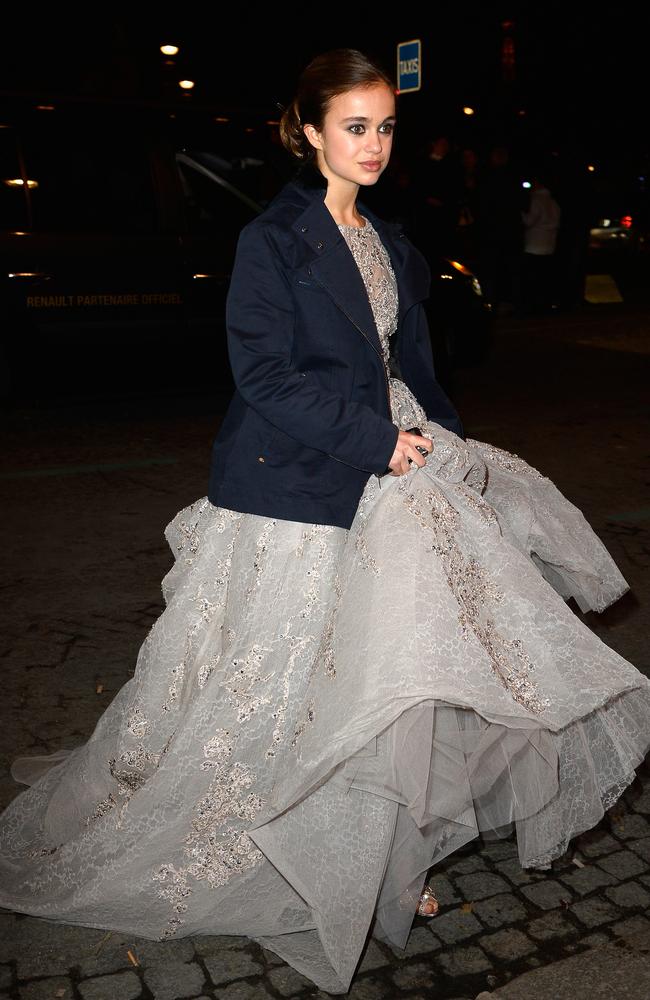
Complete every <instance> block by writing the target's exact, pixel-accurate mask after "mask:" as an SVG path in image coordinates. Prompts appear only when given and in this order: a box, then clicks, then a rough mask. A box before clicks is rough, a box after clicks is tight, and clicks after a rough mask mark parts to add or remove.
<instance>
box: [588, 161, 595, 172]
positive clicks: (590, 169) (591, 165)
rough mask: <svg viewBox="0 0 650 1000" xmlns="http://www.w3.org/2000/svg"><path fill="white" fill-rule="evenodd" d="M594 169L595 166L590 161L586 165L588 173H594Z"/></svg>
mask: <svg viewBox="0 0 650 1000" xmlns="http://www.w3.org/2000/svg"><path fill="white" fill-rule="evenodd" d="M595 169H596V168H595V166H594V165H593V163H590V164H589V165H588V166H587V170H588V171H589V173H590V174H593V173H594V171H595Z"/></svg>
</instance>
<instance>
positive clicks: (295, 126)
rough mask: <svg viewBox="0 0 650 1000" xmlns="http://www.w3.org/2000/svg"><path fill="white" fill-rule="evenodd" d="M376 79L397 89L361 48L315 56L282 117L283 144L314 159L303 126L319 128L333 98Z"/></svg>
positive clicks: (305, 161)
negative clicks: (360, 50)
mask: <svg viewBox="0 0 650 1000" xmlns="http://www.w3.org/2000/svg"><path fill="white" fill-rule="evenodd" d="M377 83H385V84H387V86H389V87H390V89H391V90H392V91H393V92H395V84H394V83H393V81H392V80H391V79H390V77H389V76H388V74H387V73H385V72H384V71H383V70H382V69H381V67H380V66H379V65H377V63H374V62H373V61H372V60H371V59H369V58H368V57H367V56H365V55H364V54H363V52H359V50H358V49H331V50H330V51H329V52H323V53H322V54H321V55H319V56H316V58H315V59H312V61H311V62H310V63H309V65H308V66H307V67H306V68H305V69H304V70H303V71H302V73H301V75H300V78H299V80H298V89H297V92H296V96H295V97H294V99H293V100H292V101H291V103H290V104H289V106H288V107H287V108H285V110H284V112H283V114H282V117H281V119H280V139H281V140H282V145H283V146H284V147H285V149H287V150H288V151H289V152H290V153H291V154H292V155H293V156H294V157H295V158H296V159H297V160H299V161H300V162H301V163H303V164H308V163H312V161H315V160H316V149H315V147H314V146H312V144H311V143H310V142H309V140H308V138H307V136H306V135H305V133H304V131H303V126H304V125H313V126H314V128H316V129H317V130H318V131H319V132H320V131H321V130H322V128H323V122H324V121H325V115H326V114H327V111H328V109H329V106H330V102H331V101H332V100H333V98H335V97H338V95H339V94H344V93H346V92H347V91H348V90H352V88H353V87H359V86H366V87H369V86H372V85H373V84H377ZM312 165H314V166H315V163H313V164H312ZM319 173H320V171H319Z"/></svg>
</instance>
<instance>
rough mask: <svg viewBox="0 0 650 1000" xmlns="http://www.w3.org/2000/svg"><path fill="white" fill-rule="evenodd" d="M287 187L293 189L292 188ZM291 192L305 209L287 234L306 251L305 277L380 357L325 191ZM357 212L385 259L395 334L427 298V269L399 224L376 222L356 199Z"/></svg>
mask: <svg viewBox="0 0 650 1000" xmlns="http://www.w3.org/2000/svg"><path fill="white" fill-rule="evenodd" d="M288 186H289V187H291V188H294V187H296V186H295V185H294V184H291V183H290V184H289V185H288ZM296 189H297V190H298V191H299V192H300V194H301V195H302V196H303V197H304V198H305V199H306V202H307V204H306V207H305V210H304V211H303V212H302V213H301V215H300V216H299V217H298V218H297V219H296V220H295V222H294V223H293V225H292V229H293V230H294V232H295V233H296V235H297V236H298V237H300V238H301V239H302V240H303V241H304V243H305V244H306V246H307V248H308V254H307V257H308V267H309V270H310V274H311V275H312V276H313V277H314V279H315V280H317V281H318V282H319V283H320V284H321V285H322V286H323V288H324V289H325V291H326V292H327V293H328V294H329V295H330V296H331V297H332V299H333V300H334V302H335V303H336V304H337V306H338V307H339V308H340V309H341V310H342V311H343V312H344V313H345V314H346V315H347V317H348V318H349V319H350V320H351V321H352V322H353V323H354V325H355V326H356V327H357V328H358V329H359V330H360V332H361V333H362V334H363V335H364V337H365V338H366V340H367V341H368V342H369V343H370V344H371V346H372V347H373V348H374V350H375V351H376V352H377V353H378V354H379V355H380V356H382V352H381V344H380V341H379V333H378V331H377V326H376V324H375V320H374V316H373V312H372V307H371V305H370V300H369V299H368V294H367V292H366V287H365V285H364V282H363V278H362V277H361V274H360V272H359V268H358V267H357V264H356V261H355V259H354V257H353V256H352V253H351V251H350V248H349V247H348V245H347V243H346V241H345V238H344V236H343V235H342V233H341V231H340V230H339V228H338V226H337V224H336V222H335V221H334V218H333V216H332V214H331V213H330V211H329V209H328V208H327V206H326V205H325V203H324V197H325V194H326V190H325V189H320V188H316V189H307V190H305V189H303V188H302V187H299V186H298V187H297V188H296ZM357 208H358V209H359V211H360V213H361V214H362V215H364V216H366V218H368V219H369V220H370V222H372V224H373V226H374V227H375V229H376V230H377V233H378V234H379V237H380V239H381V241H382V243H383V245H384V247H385V248H386V250H387V252H388V254H389V256H390V259H391V264H392V266H393V271H394V272H395V279H396V281H397V291H398V299H399V305H398V329H399V324H401V320H402V318H403V316H404V314H405V313H406V311H407V310H408V309H409V308H410V306H412V305H413V303H414V302H417V301H420V300H422V299H425V298H427V296H428V294H429V287H430V280H431V278H430V271H429V267H428V265H427V263H426V261H425V259H424V257H422V255H421V254H420V253H419V252H417V251H415V252H414V248H413V246H412V244H411V243H410V242H409V241H408V239H406V237H405V234H404V233H403V231H402V226H401V225H400V224H399V223H394V222H386V221H385V220H383V219H380V218H379V217H378V216H376V215H375V213H374V212H373V211H372V210H371V209H369V208H368V207H367V206H366V205H365V204H364V203H363V202H361V201H360V200H359V199H357Z"/></svg>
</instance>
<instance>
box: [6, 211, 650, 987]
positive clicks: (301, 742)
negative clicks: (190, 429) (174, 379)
mask: <svg viewBox="0 0 650 1000" xmlns="http://www.w3.org/2000/svg"><path fill="white" fill-rule="evenodd" d="M339 229H340V231H341V233H342V235H343V237H344V238H345V239H346V241H347V243H348V246H349V248H350V251H351V253H352V254H353V256H354V259H355V261H356V262H357V265H358V266H359V269H360V272H361V274H362V277H363V279H364V282H365V284H366V288H367V291H368V295H369V298H370V302H371V305H372V308H373V313H374V317H375V321H376V325H377V329H378V332H379V335H380V341H381V344H382V347H383V350H384V357H385V360H386V362H388V357H389V337H390V334H391V333H392V332H393V331H394V330H395V327H396V317H397V286H396V282H395V277H394V274H393V272H392V268H391V263H390V258H389V257H388V254H387V253H386V250H385V248H384V247H383V245H382V244H381V241H380V239H379V236H378V234H377V232H376V230H375V229H374V227H373V226H372V225H371V223H370V221H369V220H368V219H366V221H365V226H363V227H361V228H356V227H352V226H340V227H339ZM390 390H391V400H392V411H393V420H394V421H395V422H396V423H397V424H398V425H399V426H400V427H402V428H404V429H406V428H408V427H412V426H419V427H420V428H421V430H422V432H423V433H424V434H425V435H426V436H428V437H430V438H432V440H433V444H434V447H433V452H432V454H431V455H429V456H428V458H427V462H426V466H424V467H423V468H421V469H418V468H416V467H413V468H412V469H411V471H410V472H409V473H408V474H407V475H405V476H401V477H394V476H387V477H384V478H383V479H382V481H381V485H380V484H379V482H378V480H377V478H376V477H375V476H371V477H370V478H369V480H368V483H367V486H366V489H365V491H364V493H363V496H362V498H361V502H360V504H359V508H358V511H357V514H356V517H355V519H354V522H353V524H352V526H351V528H350V529H349V531H348V530H346V529H343V528H340V527H334V526H329V525H319V524H302V523H297V522H292V521H282V520H278V519H273V518H265V517H262V516H258V515H253V514H242V513H239V512H236V511H232V510H226V509H223V508H218V507H215V506H213V505H212V504H211V503H210V502H209V501H208V499H207V498H206V497H203V498H201V499H199V500H196V501H195V502H194V503H191V504H190V505H189V506H188V507H186V508H184V509H183V510H181V511H179V512H178V514H177V515H176V516H175V517H174V518H173V520H172V521H171V522H170V523H169V524H168V525H167V527H166V529H165V537H166V539H167V541H168V542H169V545H170V547H171V550H172V552H173V554H174V557H175V561H174V564H173V565H172V568H171V569H170V570H169V572H168V573H167V575H166V576H165V577H164V579H163V581H162V590H163V595H164V598H165V602H166V608H165V610H164V612H163V614H162V615H161V616H160V617H159V619H158V620H157V621H156V622H155V624H154V625H153V627H152V629H151V631H150V632H149V634H148V635H147V637H146V638H145V640H144V642H143V644H142V646H141V648H140V651H139V653H138V657H137V662H136V667H135V672H134V675H133V677H132V678H131V679H130V680H129V681H128V682H127V683H126V684H125V685H124V686H123V688H122V689H121V690H120V691H119V692H118V694H117V695H116V697H115V698H114V700H113V702H112V703H111V704H110V705H109V707H108V708H107V710H106V711H105V712H104V714H103V716H102V717H101V718H100V720H99V722H98V723H97V726H96V728H95V731H94V732H93V734H92V736H91V738H90V739H89V740H88V742H87V743H86V744H84V745H83V746H80V747H78V748H77V749H75V750H73V751H71V752H64V751H61V752H59V753H57V754H54V755H51V756H49V757H47V758H40V759H39V758H30V759H28V758H20V759H19V760H18V761H16V762H15V763H14V766H13V769H12V773H13V774H14V777H16V778H17V780H21V781H23V782H24V783H26V784H29V785H30V786H31V787H29V788H27V789H25V790H24V791H23V792H22V793H21V794H19V795H18V796H17V797H16V799H15V800H14V801H13V802H12V803H11V805H10V806H9V807H8V808H7V809H6V810H5V812H4V813H3V814H2V816H1V817H0V876H1V877H0V886H1V888H0V905H2V906H5V907H7V908H11V909H16V910H18V911H21V912H25V913H30V914H33V915H36V916H42V917H47V918H50V919H53V920H57V921H62V922H66V923H71V924H81V925H86V926H92V927H101V928H107V929H115V930H120V931H122V932H130V933H133V934H135V935H138V936H141V937H142V936H144V937H149V938H154V939H166V938H170V937H173V936H176V937H179V936H185V935H192V934H218V935H221V934H235V935H247V936H249V937H250V938H252V939H253V940H255V941H257V942H259V943H260V944H262V945H264V947H266V948H269V949H271V950H273V951H275V952H277V953H278V954H279V955H280V956H281V957H282V958H283V959H285V960H286V961H287V962H289V963H291V964H292V965H293V966H294V967H295V968H297V969H298V970H299V971H300V972H302V973H303V974H305V975H306V976H308V977H310V978H311V979H312V980H313V981H314V982H316V983H317V984H318V985H319V986H320V987H321V988H322V989H324V990H326V991H328V992H331V993H344V992H346V991H347V990H348V988H349V986H350V982H351V979H352V976H353V974H354V971H355V968H356V966H357V963H358V960H359V957H360V954H361V952H362V950H363V946H364V944H365V940H366V937H367V934H368V932H369V931H370V932H371V933H372V934H373V935H374V936H376V937H377V938H380V939H382V940H385V941H389V942H391V943H392V944H395V945H397V946H398V947H404V946H405V944H406V941H407V938H408V935H409V931H410V928H411V924H412V921H413V918H414V916H415V907H416V904H417V899H418V896H419V893H420V891H421V889H422V885H423V882H424V879H425V876H426V873H427V870H428V869H429V868H431V866H433V865H435V864H436V862H437V861H439V860H441V859H442V858H444V857H445V856H447V855H448V854H450V853H451V852H453V851H455V850H456V849H458V848H459V847H461V846H462V845H463V844H465V843H467V842H468V841H470V840H472V839H473V838H475V837H476V836H477V835H478V834H479V832H483V833H485V834H486V835H499V834H501V835H503V833H504V832H509V831H510V830H511V829H512V826H513V824H514V827H515V829H516V833H517V843H518V850H519V860H520V863H521V864H522V866H525V867H526V866H527V867H536V868H545V867H548V866H549V865H550V862H551V860H552V859H553V858H555V857H557V856H559V855H560V854H562V853H563V852H564V851H565V849H566V847H567V845H568V843H569V840H570V839H571V837H573V836H575V835H577V834H578V833H580V832H582V831H584V830H587V829H590V828H591V827H592V826H594V825H595V824H596V823H597V822H598V820H599V819H600V818H601V816H602V815H603V812H604V810H605V809H606V808H608V807H609V806H610V805H611V804H612V803H613V802H615V801H616V799H617V798H618V797H619V796H620V794H621V792H622V791H623V789H624V788H625V787H626V786H627V785H628V784H629V783H630V782H631V781H632V780H633V778H634V775H635V768H636V767H637V766H638V764H639V763H640V762H641V761H642V760H643V758H644V756H645V754H646V752H647V750H648V746H649V744H650V681H648V680H647V679H646V678H645V677H643V676H642V675H641V674H640V673H639V672H638V671H637V670H636V669H635V668H634V666H633V665H632V664H630V663H628V662H627V661H626V660H624V659H623V658H622V657H621V656H619V655H618V654H617V653H615V652H614V651H613V650H612V649H610V648H609V647H608V646H606V645H605V644H604V643H602V642H601V641H600V640H599V639H598V638H597V637H596V636H595V635H594V634H593V633H592V632H591V631H590V630H589V629H588V628H587V627H586V626H585V625H583V624H582V622H581V621H580V620H579V619H578V618H577V617H576V616H575V615H574V614H573V612H572V611H571V610H570V608H569V607H568V606H567V604H566V599H567V598H569V597H573V598H575V600H576V601H577V602H578V604H579V606H580V608H581V609H582V610H583V611H585V610H587V609H594V610H597V611H602V610H603V609H604V608H606V607H607V606H608V605H610V604H611V603H612V602H613V601H615V600H617V599H618V598H619V597H620V596H621V595H622V594H623V593H624V592H625V591H626V590H627V584H626V582H625V580H624V579H623V577H622V576H621V574H620V572H619V571H618V569H617V567H616V565H615V564H614V562H613V560H612V559H611V557H610V556H609V554H608V552H607V550H606V549H605V547H604V546H603V545H602V543H601V542H600V540H599V539H598V538H597V536H596V535H595V533H594V532H593V531H592V529H591V528H590V526H589V525H588V523H587V522H586V520H585V518H584V517H583V515H582V514H581V512H580V511H579V510H578V509H577V508H576V507H574V506H573V505H572V504H571V503H570V502H569V501H568V500H567V499H566V498H565V497H564V496H563V495H562V494H561V493H560V492H559V491H558V490H557V488H556V487H555V486H554V485H553V483H552V482H551V481H550V480H549V479H548V478H546V477H545V476H543V475H542V474H541V473H540V472H538V471H537V470H536V469H534V468H532V467H531V466H530V465H528V464H527V463H526V462H525V461H523V460H522V459H521V458H519V457H518V456H516V455H512V454H510V453H508V452H506V451H503V450H501V449H499V448H496V447H493V446H491V445H489V444H486V443H484V442H481V441H476V440H468V441H462V440H461V439H460V438H459V437H458V436H456V435H454V434H453V433H451V432H449V431H447V430H445V429H444V428H442V427H440V426H439V425H438V424H436V423H433V422H431V421H429V420H428V419H427V417H426V414H425V412H424V411H423V409H422V407H421V406H420V405H419V403H418V402H417V400H416V399H414V397H413V395H412V394H411V392H410V390H409V389H408V388H407V387H406V385H404V383H402V382H401V381H400V380H398V379H395V378H391V379H390Z"/></svg>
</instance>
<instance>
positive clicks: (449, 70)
mask: <svg viewBox="0 0 650 1000" xmlns="http://www.w3.org/2000/svg"><path fill="white" fill-rule="evenodd" d="M349 9H350V8H349V5H336V4H334V5H327V6H326V5H322V4H321V5H309V6H298V5H296V6H292V5H289V6H287V5H275V6H274V7H273V13H272V14H270V15H269V13H268V8H266V7H260V8H259V9H256V7H255V5H253V6H247V7H246V15H245V17H241V18H238V16H237V12H236V9H234V8H231V7H221V6H219V5H211V6H207V7H205V8H203V10H202V11H197V10H196V9H194V10H192V12H191V13H188V14H178V13H177V14H173V15H171V16H170V15H169V14H166V13H165V12H164V11H161V10H157V9H154V8H150V9H149V10H146V11H142V10H137V11H136V12H135V13H134V12H133V11H131V10H127V9H125V8H124V9H122V10H120V7H119V6H118V8H117V9H116V8H114V7H112V8H111V9H110V11H108V12H107V11H102V10H101V8H94V9H93V11H92V15H93V16H91V12H90V11H89V10H88V9H87V10H88V13H85V14H84V13H83V12H80V10H79V9H77V10H74V9H73V10H72V12H71V11H69V10H68V11H66V10H65V9H61V8H60V7H59V8H58V10H57V11H49V12H47V13H38V14H37V15H34V14H33V13H32V12H27V13H25V14H23V15H16V14H14V15H8V16H6V17H3V21H4V31H3V36H4V43H5V44H4V51H3V57H2V60H1V61H0V89H1V90H3V91H5V92H6V91H12V92H16V91H18V92H32V93H36V92H37V93H38V94H39V96H40V97H44V96H45V95H47V94H49V95H51V96H57V95H62V94H74V95H79V96H86V97H91V96H112V97H135V96H137V97H140V98H146V99H151V100H157V99H159V98H160V97H161V96H166V97H169V96H174V97H178V95H179V88H178V85H177V81H178V79H180V78H182V77H189V78H191V79H193V80H195V82H196V86H195V89H194V92H193V93H192V95H191V97H189V98H188V100H191V101H193V102H195V103H201V102H208V103H211V102H215V101H217V102H219V103H222V104H224V105H231V106H235V105H242V106H255V107H257V108H261V109H266V108H268V110H269V112H272V111H273V109H274V103H275V101H276V100H280V101H282V102H286V101H288V100H290V98H291V96H292V94H293V88H294V85H295V82H296V80H297V78H298V75H299V73H300V71H301V69H302V68H303V67H304V66H305V65H306V64H307V63H308V62H309V60H310V59H311V58H312V57H313V56H315V55H317V54H318V53H319V52H323V51H325V50H327V49H329V48H334V47H338V46H349V47H356V48H360V49H361V50H363V51H364V52H366V53H367V54H369V55H371V56H374V57H376V58H377V59H379V60H380V61H381V62H382V64H383V65H384V67H385V68H386V69H388V71H389V72H390V73H391V74H394V72H395V47H396V44H397V42H399V41H406V40H408V39H411V38H421V40H422V52H423V56H422V70H423V84H422V91H421V92H420V93H416V94H408V95H404V97H403V99H402V101H401V106H400V111H401V112H402V113H406V114H407V115H408V116H409V118H410V121H409V125H410V127H411V128H415V129H417V130H422V132H423V133H425V132H427V131H430V130H431V129H435V128H438V127H440V128H451V129H453V128H455V127H461V126H464V127H466V128H467V127H469V128H473V129H474V130H479V131H480V130H489V133H490V135H491V138H493V139H494V138H496V137H497V133H498V132H502V133H504V136H503V137H504V138H505V137H506V136H508V135H509V134H510V133H511V131H512V130H513V129H514V130H515V131H516V132H517V134H518V135H519V136H520V137H528V139H529V141H531V142H537V143H540V144H541V145H549V146H553V145H557V146H562V145H564V144H580V145H583V146H584V147H585V150H586V152H587V153H588V154H589V155H590V156H593V157H600V158H601V159H602V158H605V159H610V158H614V159H619V160H620V159H621V158H622V157H625V158H632V159H635V160H639V159H640V158H643V157H645V156H647V153H648V136H647V129H646V127H645V121H646V117H647V106H646V105H647V87H646V83H645V80H646V74H645V66H646V61H647V57H648V50H647V46H648V20H649V19H648V15H647V12H646V11H645V10H643V8H636V10H634V13H633V14H631V10H632V8H631V7H630V6H629V5H619V9H616V8H615V7H613V6H612V5H607V6H606V7H605V8H603V9H601V10H598V9H596V7H595V5H591V4H590V5H571V7H570V8H569V6H568V5H564V6H562V5H560V4H558V5H553V4H551V5H549V4H539V5H532V4H530V5H525V6H524V5H520V6H519V5H517V4H489V3H481V4H462V3H461V4H455V5H454V6H453V10H449V9H445V7H444V5H441V4H437V5H435V7H433V8H429V9H428V10H427V8H422V9H421V11H420V12H419V13H417V14H412V15H409V16H405V15H400V14H399V13H398V12H396V11H394V10H392V9H391V8H390V7H388V8H383V9H382V8H380V7H379V5H377V4H375V5H367V4H365V5H364V6H363V13H362V14H358V13H353V14H352V15H350V13H349ZM505 22H510V27H504V24H505ZM505 39H511V40H512V44H513V46H514V72H513V73H512V74H511V75H509V74H508V72H507V71H506V70H504V65H503V59H502V55H503V46H504V40H505ZM165 42H173V43H174V44H177V45H179V46H180V53H179V56H178V57H177V59H176V61H175V66H174V67H166V66H165V65H164V58H163V56H162V55H161V53H160V52H159V46H160V45H161V44H163V43H165ZM465 104H469V105H471V106H474V107H476V108H477V115H476V116H475V119H474V120H473V121H472V122H471V123H469V122H468V121H467V119H466V118H465V116H463V115H462V111H461V110H460V109H462V107H463V105H465ZM521 110H523V111H525V115H519V114H518V112H519V111H521Z"/></svg>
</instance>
